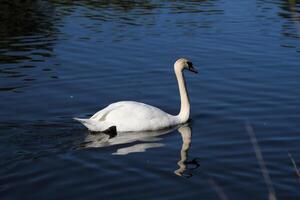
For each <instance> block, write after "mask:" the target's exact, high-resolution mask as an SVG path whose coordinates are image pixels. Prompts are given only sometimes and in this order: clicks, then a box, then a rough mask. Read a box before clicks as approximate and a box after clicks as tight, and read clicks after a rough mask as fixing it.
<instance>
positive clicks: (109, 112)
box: [74, 58, 197, 132]
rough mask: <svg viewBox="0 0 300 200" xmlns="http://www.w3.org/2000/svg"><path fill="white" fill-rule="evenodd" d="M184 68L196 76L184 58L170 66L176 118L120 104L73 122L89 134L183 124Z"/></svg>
mask: <svg viewBox="0 0 300 200" xmlns="http://www.w3.org/2000/svg"><path fill="white" fill-rule="evenodd" d="M184 69H187V70H189V71H192V72H194V73H197V70H196V69H195V68H194V67H193V64H192V63H191V62H190V61H188V60H187V59H185V58H181V59H178V60H177V61H176V62H175V64H174V71H175V74H176V78H177V81H178V87H179V93H180V101H181V108H180V112H179V114H178V115H176V116H175V115H170V114H168V113H166V112H164V111H162V110H160V109H159V108H156V107H153V106H150V105H147V104H144V103H139V102H135V101H120V102H117V103H113V104H110V105H109V106H107V107H106V108H104V109H102V110H100V111H98V112H97V113H95V114H94V115H93V116H92V117H91V118H90V119H80V118H74V119H75V120H77V121H80V122H81V123H82V124H83V125H84V126H86V127H87V128H88V129H89V130H90V131H96V132H105V131H108V130H111V129H112V128H113V129H116V130H117V132H132V131H133V132H135V131H154V130H160V129H164V128H168V127H172V126H176V125H178V124H183V123H185V122H187V120H188V119H189V115H190V102H189V96H188V93H187V90H186V85H185V80H184V76H183V70H184Z"/></svg>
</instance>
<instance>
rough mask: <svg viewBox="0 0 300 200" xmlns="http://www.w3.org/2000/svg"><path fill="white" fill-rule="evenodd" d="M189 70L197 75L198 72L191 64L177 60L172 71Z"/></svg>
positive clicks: (183, 60)
mask: <svg viewBox="0 0 300 200" xmlns="http://www.w3.org/2000/svg"><path fill="white" fill-rule="evenodd" d="M185 69H187V70H189V71H191V72H194V73H198V70H197V69H196V68H195V67H194V66H193V63H192V62H191V61H189V60H187V59H185V58H180V59H178V60H177V61H176V62H175V64H174V70H175V71H183V70H185Z"/></svg>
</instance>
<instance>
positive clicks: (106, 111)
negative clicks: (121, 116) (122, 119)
mask: <svg viewBox="0 0 300 200" xmlns="http://www.w3.org/2000/svg"><path fill="white" fill-rule="evenodd" d="M120 103H121V102H118V103H113V104H110V105H109V106H107V107H106V108H104V109H102V110H100V111H98V112H96V113H95V114H94V115H93V116H92V117H91V118H90V119H93V120H96V121H104V120H105V117H106V116H107V115H108V114H109V113H110V112H111V111H113V110H115V109H118V108H119V107H121V106H122V104H120Z"/></svg>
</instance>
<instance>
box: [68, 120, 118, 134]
mask: <svg viewBox="0 0 300 200" xmlns="http://www.w3.org/2000/svg"><path fill="white" fill-rule="evenodd" d="M73 119H74V120H76V121H79V122H80V123H82V124H83V125H84V126H85V127H87V128H88V129H89V130H90V131H93V132H106V131H111V130H114V131H115V132H116V127H115V126H111V125H109V124H107V123H105V122H101V123H100V122H99V121H97V120H93V119H81V118H77V117H74V118H73Z"/></svg>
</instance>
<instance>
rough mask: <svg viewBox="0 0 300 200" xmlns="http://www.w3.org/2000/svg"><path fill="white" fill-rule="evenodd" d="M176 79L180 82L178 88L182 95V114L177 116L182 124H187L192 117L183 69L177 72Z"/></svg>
mask: <svg viewBox="0 0 300 200" xmlns="http://www.w3.org/2000/svg"><path fill="white" fill-rule="evenodd" d="M175 74H176V78H177V81H178V88H179V94H180V102H181V107H180V112H179V114H178V115H177V116H178V118H179V120H180V122H181V123H185V122H186V121H187V120H188V119H189V116H190V101H189V95H188V92H187V89H186V86H185V79H184V75H183V73H182V70H181V69H177V70H175Z"/></svg>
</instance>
